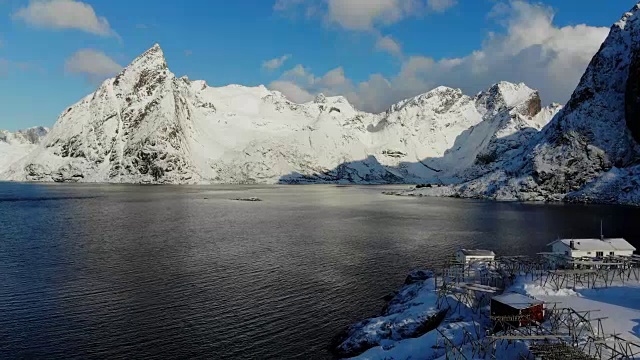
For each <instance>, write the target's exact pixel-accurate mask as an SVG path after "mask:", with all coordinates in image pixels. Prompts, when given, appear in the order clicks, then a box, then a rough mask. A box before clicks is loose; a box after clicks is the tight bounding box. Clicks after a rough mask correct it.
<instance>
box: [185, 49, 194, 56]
mask: <svg viewBox="0 0 640 360" xmlns="http://www.w3.org/2000/svg"><path fill="white" fill-rule="evenodd" d="M191 55H193V50H185V51H184V56H191Z"/></svg>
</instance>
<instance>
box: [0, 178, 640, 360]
mask: <svg viewBox="0 0 640 360" xmlns="http://www.w3.org/2000/svg"><path fill="white" fill-rule="evenodd" d="M387 188H389V187H386V188H381V187H365V186H354V187H337V186H329V185H326V186H325V185H322V186H262V187H258V186H253V187H249V186H245V187H241V186H204V187H187V186H183V187H178V186H176V187H173V186H119V185H33V184H12V183H0V358H1V359H13V358H82V359H88V358H123V359H125V358H126V359H136V358H138V359H139V358H164V359H176V358H183V359H184V358H203V359H325V358H331V355H330V353H329V351H328V344H329V342H330V341H331V339H332V337H333V336H334V335H336V334H337V333H338V332H340V331H341V330H342V329H344V328H345V327H346V326H348V325H349V324H351V323H353V322H355V321H357V320H359V319H361V318H363V317H368V316H372V315H376V314H377V313H378V312H379V311H380V309H381V307H382V305H383V302H382V301H381V298H382V297H383V296H384V295H386V294H387V293H388V292H390V291H392V290H394V289H397V288H398V287H399V285H400V284H401V283H402V282H403V280H404V277H405V275H406V273H407V272H408V271H409V270H411V269H412V268H416V267H424V266H429V265H437V264H441V263H442V262H443V261H444V259H445V258H446V257H448V256H450V255H451V254H452V252H453V251H455V250H456V249H457V248H459V247H480V248H490V249H493V250H495V251H496V252H497V253H499V254H533V253H535V252H538V251H542V250H544V248H545V244H546V243H548V242H550V241H552V240H554V239H555V238H557V237H558V236H566V237H569V236H574V237H578V236H596V237H597V236H598V235H599V231H600V219H602V220H603V221H604V226H605V235H607V236H624V237H626V238H628V240H630V242H631V243H633V244H634V245H636V247H639V248H640V209H635V208H628V207H611V206H576V205H571V206H566V205H540V204H527V205H524V204H518V203H496V202H486V201H471V200H459V199H437V198H400V197H392V196H384V195H382V194H381V191H382V190H384V189H387ZM391 188H393V187H391ZM395 188H398V187H395ZM249 196H257V197H259V198H261V199H263V200H264V201H262V202H239V201H232V200H231V199H234V198H237V197H249Z"/></svg>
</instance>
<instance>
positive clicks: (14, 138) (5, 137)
mask: <svg viewBox="0 0 640 360" xmlns="http://www.w3.org/2000/svg"><path fill="white" fill-rule="evenodd" d="M48 133H49V129H48V128H46V127H42V126H36V127H32V128H29V129H24V130H18V131H16V132H14V133H12V132H9V131H6V130H0V142H4V143H7V144H10V145H37V144H39V143H40V141H41V140H42V138H43V137H45V136H46V135H47V134H48Z"/></svg>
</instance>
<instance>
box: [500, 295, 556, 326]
mask: <svg viewBox="0 0 640 360" xmlns="http://www.w3.org/2000/svg"><path fill="white" fill-rule="evenodd" d="M491 318H492V320H493V321H494V326H495V327H497V328H496V329H495V330H505V329H498V328H500V327H504V325H503V324H509V325H510V326H513V327H521V326H527V325H528V324H529V323H530V322H532V321H534V322H540V323H541V322H543V321H544V302H542V301H540V300H536V299H534V298H532V297H529V296H526V295H522V294H517V293H506V294H502V295H498V296H494V297H493V298H491Z"/></svg>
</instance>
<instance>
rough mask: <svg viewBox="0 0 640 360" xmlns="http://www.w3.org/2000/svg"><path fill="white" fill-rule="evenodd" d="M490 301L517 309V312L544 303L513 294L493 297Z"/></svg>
mask: <svg viewBox="0 0 640 360" xmlns="http://www.w3.org/2000/svg"><path fill="white" fill-rule="evenodd" d="M492 300H495V301H497V302H500V303H503V304H505V305H509V306H510V307H512V308H514V309H519V310H522V309H527V308H530V307H531V306H533V305H539V304H543V303H544V302H543V301H541V300H537V299H534V298H532V297H529V296H526V295H522V294H518V293H515V292H512V293H506V294H502V295H498V296H494V297H493V298H492Z"/></svg>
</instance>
